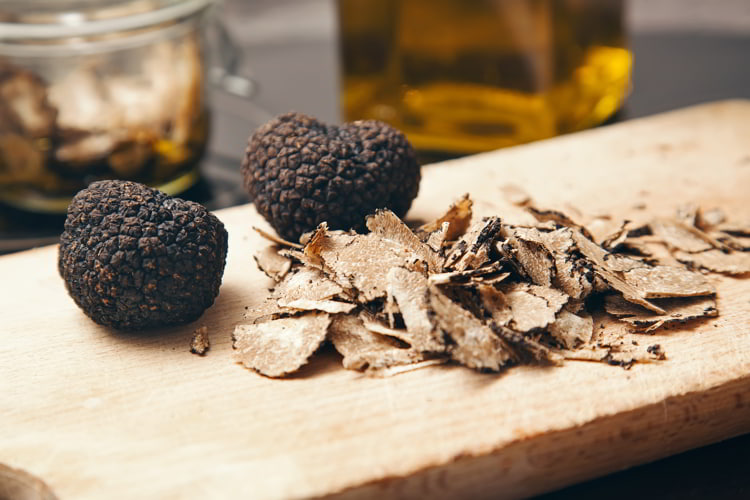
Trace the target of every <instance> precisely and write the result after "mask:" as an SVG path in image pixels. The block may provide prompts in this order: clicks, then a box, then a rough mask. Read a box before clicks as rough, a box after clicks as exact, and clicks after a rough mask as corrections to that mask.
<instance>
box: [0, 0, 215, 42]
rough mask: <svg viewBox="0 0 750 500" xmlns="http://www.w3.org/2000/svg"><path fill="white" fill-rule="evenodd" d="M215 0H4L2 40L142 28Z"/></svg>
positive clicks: (0, 22) (0, 10) (0, 25)
mask: <svg viewBox="0 0 750 500" xmlns="http://www.w3.org/2000/svg"><path fill="white" fill-rule="evenodd" d="M212 3H213V2H212V0H3V1H2V2H0V40H4V41H13V40H15V41H34V40H38V41H42V40H54V39H64V38H71V37H89V36H98V35H107V34H111V33H117V32H123V31H129V30H139V29H144V28H150V27H154V26H158V25H160V24H164V23H169V22H172V21H176V20H179V19H183V18H186V17H190V16H192V15H194V14H196V13H197V12H199V11H202V10H204V9H206V8H207V7H209V6H210V5H211V4H212Z"/></svg>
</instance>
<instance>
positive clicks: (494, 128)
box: [339, 0, 632, 155]
mask: <svg viewBox="0 0 750 500" xmlns="http://www.w3.org/2000/svg"><path fill="white" fill-rule="evenodd" d="M339 18H340V19H339V23H340V52H341V60H342V64H341V66H342V96H341V104H342V111H343V115H344V119H345V120H347V121H351V120H357V119H378V120H383V121H386V122H388V123H390V124H392V125H394V126H396V127H398V128H399V129H401V130H403V131H404V132H405V133H406V135H407V136H408V137H409V139H410V140H411V142H412V143H413V144H414V146H415V147H416V148H417V149H418V150H419V151H420V152H423V153H425V152H426V153H428V154H429V153H437V154H447V155H456V154H468V153H474V152H479V151H486V150H491V149H496V148H500V147H505V146H510V145H513V144H518V143H524V142H529V141H533V140H537V139H543V138H546V137H551V136H554V135H557V134H562V133H566V132H571V131H575V130H580V129H583V128H587V127H590V126H593V125H596V124H598V123H600V122H602V121H603V120H605V119H606V118H607V117H609V116H610V115H611V114H613V113H614V112H615V111H616V110H617V109H618V108H619V107H620V105H621V103H622V101H623V99H624V98H625V97H626V95H627V93H628V91H629V86H630V72H631V66H632V54H631V52H630V51H629V50H628V48H627V47H626V40H625V35H624V28H623V5H622V0H472V1H462V0H339Z"/></svg>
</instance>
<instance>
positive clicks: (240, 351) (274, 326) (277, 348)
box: [233, 312, 331, 377]
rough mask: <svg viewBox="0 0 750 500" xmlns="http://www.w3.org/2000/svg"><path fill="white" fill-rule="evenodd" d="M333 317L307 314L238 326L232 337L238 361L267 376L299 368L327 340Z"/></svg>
mask: <svg viewBox="0 0 750 500" xmlns="http://www.w3.org/2000/svg"><path fill="white" fill-rule="evenodd" d="M330 322H331V318H330V316H329V315H328V314H326V313H317V312H315V313H308V314H304V315H302V316H295V317H290V318H281V319H275V320H271V321H266V322H264V323H258V324H254V325H238V326H237V328H235V330H234V334H233V347H234V349H235V350H236V354H237V359H238V361H240V362H241V363H242V364H243V365H245V366H246V367H247V368H251V369H253V370H255V371H257V372H258V373H260V374H262V375H265V376H267V377H281V376H283V375H286V374H289V373H293V372H295V371H297V370H299V369H300V367H302V366H303V365H304V364H306V363H307V360H308V359H309V358H310V356H312V354H313V353H314V352H315V351H316V350H318V348H319V347H320V345H321V344H322V343H323V341H324V340H325V338H326V334H327V332H328V325H329V324H330Z"/></svg>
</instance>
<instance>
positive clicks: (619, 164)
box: [0, 101, 750, 499]
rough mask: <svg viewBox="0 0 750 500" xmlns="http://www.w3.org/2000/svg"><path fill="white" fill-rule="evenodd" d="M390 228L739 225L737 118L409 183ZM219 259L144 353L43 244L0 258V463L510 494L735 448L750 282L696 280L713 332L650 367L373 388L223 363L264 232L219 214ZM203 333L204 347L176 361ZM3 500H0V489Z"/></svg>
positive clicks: (695, 331) (571, 146) (734, 108)
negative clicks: (79, 294)
mask: <svg viewBox="0 0 750 500" xmlns="http://www.w3.org/2000/svg"><path fill="white" fill-rule="evenodd" d="M423 174H424V178H423V181H422V185H421V189H420V195H419V198H418V199H417V200H416V202H415V204H414V206H413V209H412V211H411V212H410V214H409V217H410V218H412V219H427V218H430V217H434V216H436V215H438V214H439V213H440V212H441V211H442V210H443V209H444V208H446V206H447V205H448V204H449V203H450V202H451V201H452V200H454V199H455V198H457V197H458V196H459V195H460V194H462V193H464V192H469V193H471V196H472V197H473V198H474V199H476V200H477V204H476V207H477V208H478V209H479V211H480V212H482V213H496V214H501V215H502V214H503V213H505V212H506V211H510V210H512V208H511V207H510V205H509V203H508V202H506V201H505V199H504V197H503V196H502V194H501V187H502V186H503V185H505V184H507V183H513V184H516V185H518V186H523V187H524V188H525V189H526V190H527V191H528V192H529V193H530V194H531V195H532V196H533V197H534V199H535V200H536V201H537V203H538V204H539V205H541V206H546V207H562V208H564V207H566V206H569V205H573V206H575V207H577V208H578V209H579V210H581V211H582V212H586V213H602V212H606V213H609V214H612V215H614V216H616V217H621V216H622V217H624V216H627V215H628V214H636V213H641V214H642V213H644V211H646V212H647V213H653V214H655V215H659V214H661V215H667V214H672V213H673V211H674V209H675V207H676V206H677V205H679V204H681V203H685V202H687V201H693V202H698V203H701V204H702V205H704V206H707V207H713V206H718V207H721V208H723V209H724V210H725V211H727V212H729V213H732V214H733V216H737V217H739V218H744V219H747V218H748V217H750V203H749V199H748V192H750V101H729V102H721V103H716V104H710V105H705V106H700V107H695V108H691V109H687V110H683V111H677V112H673V113H668V114H664V115H660V116H656V117H652V118H647V119H643V120H638V121H632V122H628V123H624V124H620V125H614V126H611V127H606V128H601V129H597V130H592V131H588V132H584V133H580V134H576V135H571V136H568V137H563V138H558V139H554V140H549V141H545V142H540V143H536V144H533V145H528V146H523V147H517V148H512V149H507V150H503V151H498V152H493V153H488V154H483V155H478V156H474V157H469V158H465V159H460V160H456V161H451V162H445V163H443V164H439V165H433V166H430V167H427V168H425V169H424V170H423ZM217 215H218V216H219V217H220V218H221V219H222V220H223V221H224V222H225V224H226V225H227V227H228V230H229V234H230V243H229V245H230V250H229V259H228V262H227V268H226V274H225V277H224V284H223V286H222V289H221V294H220V296H219V298H218V300H217V302H216V304H215V305H214V306H213V307H212V308H211V309H210V310H208V311H207V312H206V314H205V315H204V316H203V317H202V318H200V320H198V321H197V322H195V323H194V324H191V325H187V326H184V327H180V328H172V329H168V330H164V331H163V332H161V333H160V334H159V335H150V336H145V335H139V334H133V333H118V332H115V331H111V330H108V329H105V328H102V327H99V326H97V325H95V324H94V323H92V322H91V321H90V320H89V319H88V318H86V317H85V316H84V315H83V313H81V312H80V311H79V310H78V309H77V308H76V307H75V305H74V304H73V302H72V300H71V299H70V298H68V296H67V295H66V292H65V289H64V287H63V284H62V281H61V280H60V278H59V277H58V274H57V269H56V256H57V252H56V248H55V247H46V248H40V249H37V250H32V251H28V252H24V253H20V254H15V255H9V256H5V257H2V258H0V279H1V280H2V287H1V290H0V304H1V306H0V307H1V308H2V309H0V311H2V320H1V321H2V323H0V332H1V333H0V463H5V464H7V465H9V466H11V467H17V468H21V469H25V470H26V471H28V472H30V473H32V474H35V475H37V476H39V477H41V478H42V479H44V480H45V481H46V482H47V483H48V484H49V485H50V486H51V488H52V489H53V490H54V491H55V492H56V493H57V494H58V495H59V497H60V498H63V499H88V498H92V499H100V498H109V499H118V498H123V499H132V498H160V499H161V498H201V499H203V498H236V497H240V498H300V497H315V496H330V495H333V496H336V497H338V496H339V495H340V497H341V498H355V497H361V496H374V497H383V496H384V495H389V496H393V497H399V498H400V497H425V498H444V497H445V498H447V497H462V498H469V497H475V498H476V497H492V498H498V497H505V496H507V497H516V496H526V495H531V494H534V493H540V492H543V491H548V490H552V489H556V488H560V487H562V486H564V485H568V484H571V483H575V482H579V481H583V480H585V479H589V478H592V477H595V476H600V475H603V474H607V473H610V472H612V471H615V470H618V469H622V468H625V467H630V466H633V465H636V464H640V463H644V462H647V461H650V460H655V459H658V458H660V457H664V456H667V455H670V454H673V453H678V452H681V451H683V450H687V449H689V448H693V447H697V446H702V445H705V444H708V443H712V442H715V441H718V440H721V439H726V438H729V437H732V436H736V435H739V434H743V433H746V432H750V279H747V278H750V277H746V279H740V278H723V277H717V276H715V275H712V276H711V280H713V281H714V282H715V283H716V285H717V287H718V303H719V309H720V316H719V317H718V318H715V319H711V320H708V321H703V322H698V323H693V324H692V325H690V326H689V327H687V328H684V329H681V330H669V331H665V332H663V333H660V334H658V335H655V336H653V337H647V338H645V339H644V342H648V343H659V344H661V345H662V346H663V347H664V349H665V350H666V351H667V354H668V360H667V361H664V362H661V363H654V364H638V365H635V366H634V367H633V368H632V369H631V370H629V371H628V370H623V369H621V368H618V367H612V366H606V365H604V364H599V363H586V362H568V363H566V364H565V365H564V366H562V367H557V368H547V369H544V368H538V367H523V368H516V369H512V370H510V371H508V372H507V373H505V374H502V375H488V374H479V373H475V372H472V371H470V370H468V369H465V368H461V367H452V366H438V367H430V368H427V369H423V370H418V371H415V372H410V373H406V374H402V375H398V376H395V377H391V378H384V379H378V378H368V377H365V376H363V375H361V374H359V373H356V372H352V371H347V370H344V369H343V368H341V366H340V359H339V358H338V356H337V355H336V354H335V353H333V352H325V353H323V354H322V355H319V356H317V357H316V358H315V359H314V360H313V361H312V362H311V363H310V364H309V365H308V366H307V367H305V368H304V369H303V370H302V371H301V372H300V373H299V374H298V375H296V376H292V377H290V378H288V379H285V380H271V379H268V378H264V377H261V376H259V375H257V374H255V373H253V372H250V371H248V370H246V369H244V368H243V367H242V366H240V365H238V364H236V363H235V361H234V359H233V353H232V349H231V340H230V334H231V332H232V330H233V328H234V326H235V325H236V324H237V323H238V322H240V321H241V319H242V314H243V311H244V309H245V308H246V307H248V306H249V307H253V306H254V305H256V304H258V303H259V302H260V301H261V299H262V298H263V297H264V295H265V293H266V288H267V287H268V286H269V285H270V284H271V283H270V280H268V279H267V278H266V277H265V276H264V275H263V274H262V273H260V272H259V271H258V270H257V269H256V267H255V264H254V262H253V259H252V254H253V252H254V250H255V249H257V248H259V247H260V246H261V245H265V242H264V241H262V240H261V239H260V238H259V237H258V236H257V235H256V234H255V233H254V232H253V231H251V229H250V226H251V225H261V226H263V227H267V226H265V224H264V222H263V221H262V220H261V219H260V218H259V216H258V215H257V214H256V212H255V211H254V209H253V208H252V207H251V206H242V207H236V208H232V209H228V210H222V211H220V212H218V214H217ZM202 325H206V326H208V328H209V331H210V337H211V342H212V347H211V350H210V351H209V353H208V355H207V356H206V357H205V358H201V357H198V356H195V355H193V354H190V353H189V352H188V349H189V342H190V337H191V333H192V332H193V330H194V329H195V328H197V327H199V326H202ZM0 490H2V488H0Z"/></svg>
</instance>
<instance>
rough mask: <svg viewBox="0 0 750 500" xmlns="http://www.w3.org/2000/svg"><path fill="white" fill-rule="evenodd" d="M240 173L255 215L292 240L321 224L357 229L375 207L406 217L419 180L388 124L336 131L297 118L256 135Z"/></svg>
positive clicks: (404, 144)
mask: <svg viewBox="0 0 750 500" xmlns="http://www.w3.org/2000/svg"><path fill="white" fill-rule="evenodd" d="M242 173H243V175H244V178H245V189H246V190H247V191H248V193H249V194H250V198H251V199H252V201H253V203H254V204H255V207H256V209H257V210H258V212H259V213H260V214H261V215H263V217H265V218H266V219H267V220H268V221H269V222H270V224H271V225H272V226H273V228H274V229H275V230H276V232H277V233H278V234H279V235H280V236H281V237H283V238H286V239H289V240H297V239H298V238H299V237H300V235H301V234H302V233H304V232H307V231H311V230H313V229H315V228H316V227H317V225H318V224H319V223H321V222H323V221H326V222H328V226H329V227H330V228H331V229H350V228H354V229H357V230H361V229H363V228H364V222H365V216H367V215H368V214H371V213H373V212H374V211H375V210H376V209H378V208H389V209H391V210H392V211H393V212H394V213H396V215H398V216H399V217H403V216H404V215H405V214H406V212H407V211H408V210H409V207H410V206H411V202H412V200H413V199H414V198H415V197H416V196H417V191H418V190H419V180H420V171H419V163H418V162H417V160H416V155H415V153H414V149H413V148H412V147H411V145H410V144H409V142H408V140H407V139H406V137H405V136H404V135H403V134H402V133H401V132H399V131H398V130H396V129H394V128H393V127H391V126H389V125H386V124H385V123H382V122H379V121H375V120H366V121H356V122H352V123H346V124H344V125H342V126H340V127H338V126H333V125H326V124H324V123H321V122H319V121H318V120H316V119H315V118H312V117H310V116H306V115H303V114H300V113H287V114H284V115H281V116H279V117H277V118H275V119H273V120H271V121H270V122H268V123H266V124H265V125H263V126H262V127H260V128H259V129H258V130H256V131H255V133H254V134H253V135H252V136H251V137H250V139H249V141H248V146H247V149H246V151H245V159H244V161H243V162H242Z"/></svg>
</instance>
